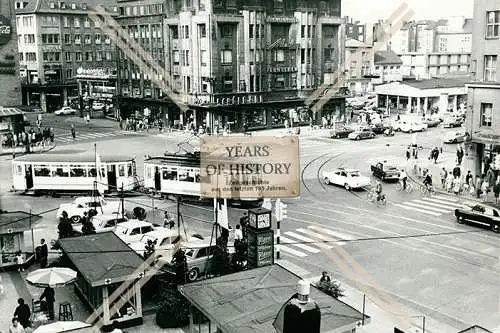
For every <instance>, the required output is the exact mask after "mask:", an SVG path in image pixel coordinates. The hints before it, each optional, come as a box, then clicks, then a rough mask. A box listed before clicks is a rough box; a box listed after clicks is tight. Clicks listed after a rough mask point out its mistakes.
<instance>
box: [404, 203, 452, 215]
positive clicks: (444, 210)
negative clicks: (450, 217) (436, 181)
mask: <svg viewBox="0 0 500 333" xmlns="http://www.w3.org/2000/svg"><path fill="white" fill-rule="evenodd" d="M404 204H405V205H409V206H411V207H416V208H422V209H430V210H431V211H435V212H439V213H444V214H446V213H449V212H450V210H446V209H441V208H435V207H431V206H428V205H427V206H426V205H420V204H418V203H415V202H412V201H407V202H405V203H404Z"/></svg>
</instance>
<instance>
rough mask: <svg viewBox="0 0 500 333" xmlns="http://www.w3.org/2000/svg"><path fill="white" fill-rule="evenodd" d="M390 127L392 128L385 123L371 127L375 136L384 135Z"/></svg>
mask: <svg viewBox="0 0 500 333" xmlns="http://www.w3.org/2000/svg"><path fill="white" fill-rule="evenodd" d="M390 127H391V126H389V125H386V124H383V123H377V124H373V125H371V126H370V128H371V129H372V131H373V133H375V134H384V132H385V130H386V129H388V128H390Z"/></svg>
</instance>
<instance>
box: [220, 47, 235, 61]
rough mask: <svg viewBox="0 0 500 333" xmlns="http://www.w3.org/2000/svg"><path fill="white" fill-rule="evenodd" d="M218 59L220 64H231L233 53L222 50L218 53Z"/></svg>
mask: <svg viewBox="0 0 500 333" xmlns="http://www.w3.org/2000/svg"><path fill="white" fill-rule="evenodd" d="M220 59H221V63H222V64H231V63H232V62H233V51H232V50H222V51H221V52H220Z"/></svg>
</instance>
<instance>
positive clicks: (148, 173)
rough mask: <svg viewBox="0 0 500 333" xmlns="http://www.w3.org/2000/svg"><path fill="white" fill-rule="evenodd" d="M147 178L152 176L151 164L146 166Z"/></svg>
mask: <svg viewBox="0 0 500 333" xmlns="http://www.w3.org/2000/svg"><path fill="white" fill-rule="evenodd" d="M146 178H151V166H149V165H148V166H146Z"/></svg>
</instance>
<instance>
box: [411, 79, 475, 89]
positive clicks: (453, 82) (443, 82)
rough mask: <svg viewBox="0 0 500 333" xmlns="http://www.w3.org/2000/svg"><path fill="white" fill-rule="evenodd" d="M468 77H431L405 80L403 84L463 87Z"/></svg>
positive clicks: (424, 86)
mask: <svg viewBox="0 0 500 333" xmlns="http://www.w3.org/2000/svg"><path fill="white" fill-rule="evenodd" d="M469 81H470V77H455V78H443V79H440V78H433V79H429V80H406V81H403V84H406V85H409V86H411V87H414V88H417V89H436V88H453V87H464V86H465V84H466V83H467V82H469Z"/></svg>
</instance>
